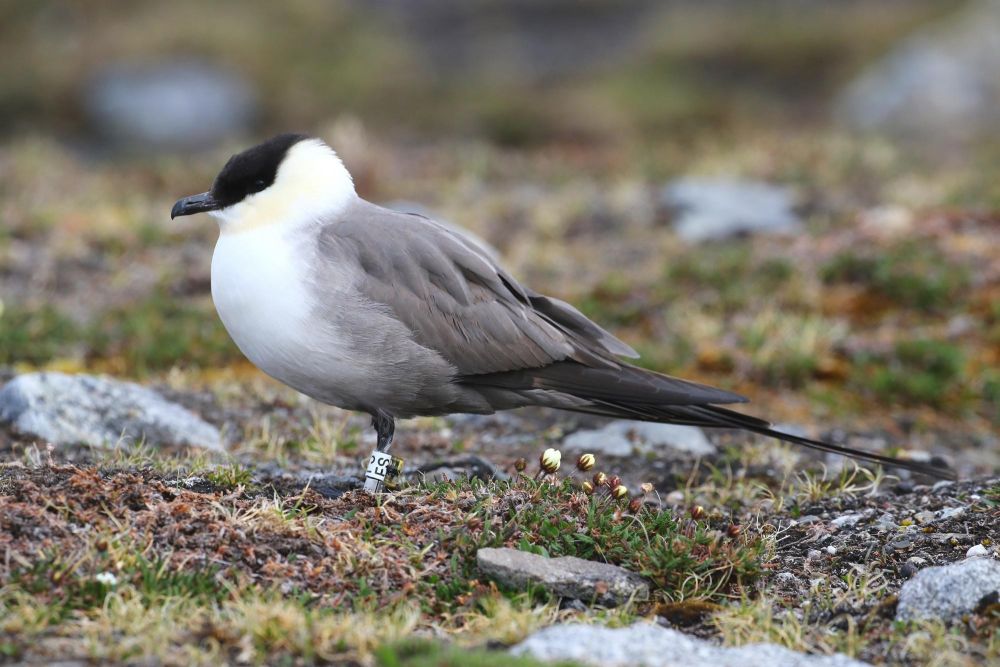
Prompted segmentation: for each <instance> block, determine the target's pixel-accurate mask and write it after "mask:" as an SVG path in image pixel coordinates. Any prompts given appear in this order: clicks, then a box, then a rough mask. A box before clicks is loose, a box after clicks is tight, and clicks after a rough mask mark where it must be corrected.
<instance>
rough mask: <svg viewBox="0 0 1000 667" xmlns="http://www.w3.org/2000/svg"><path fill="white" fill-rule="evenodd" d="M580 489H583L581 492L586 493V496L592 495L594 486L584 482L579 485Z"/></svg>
mask: <svg viewBox="0 0 1000 667" xmlns="http://www.w3.org/2000/svg"><path fill="white" fill-rule="evenodd" d="M580 488H581V489H583V492H584V493H586V494H587V495H588V496H589V495H592V494H593V493H594V485H593V484H591V483H590V482H584V483H583V484H581V485H580Z"/></svg>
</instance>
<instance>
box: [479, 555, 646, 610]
mask: <svg viewBox="0 0 1000 667" xmlns="http://www.w3.org/2000/svg"><path fill="white" fill-rule="evenodd" d="M476 565H477V566H478V568H479V571H480V573H481V574H482V575H483V576H485V577H489V578H491V579H493V580H495V581H497V582H499V583H501V584H503V585H505V586H510V587H511V588H516V589H519V590H524V589H526V588H528V587H530V586H541V587H543V588H545V589H546V590H548V591H550V592H552V593H553V594H555V595H558V596H560V597H564V598H575V599H578V600H583V601H585V602H588V603H589V602H596V603H597V604H600V605H604V606H609V607H611V606H616V605H619V604H622V603H624V602H627V601H629V600H646V599H648V598H649V583H648V582H647V581H646V580H645V579H643V578H642V577H640V576H639V575H637V574H634V573H632V572H629V571H628V570H626V569H624V568H620V567H618V566H616V565H609V564H607V563H598V562H596V561H590V560H584V559H582V558H574V557H573V556H563V557H561V558H546V557H544V556H539V555H538V554H533V553H529V552H527V551H520V550H518V549H508V548H503V549H491V548H487V549H480V550H479V551H477V552H476Z"/></svg>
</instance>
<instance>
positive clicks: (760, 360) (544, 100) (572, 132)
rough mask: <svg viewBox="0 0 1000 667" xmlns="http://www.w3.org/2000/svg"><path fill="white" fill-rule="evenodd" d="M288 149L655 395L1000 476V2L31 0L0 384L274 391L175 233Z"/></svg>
mask: <svg viewBox="0 0 1000 667" xmlns="http://www.w3.org/2000/svg"><path fill="white" fill-rule="evenodd" d="M282 131H306V132H310V133H313V134H316V135H318V136H320V137H322V138H323V139H325V140H326V141H327V142H328V143H330V144H331V145H332V146H333V147H334V148H335V149H336V150H337V151H338V152H339V153H340V154H341V156H342V157H343V158H344V160H345V162H346V163H347V164H348V167H349V168H350V169H351V171H352V173H353V174H354V176H355V180H356V183H357V186H358V189H359V192H360V193H361V194H362V196H364V197H366V198H368V199H371V200H374V201H376V202H379V203H383V204H385V205H389V206H393V207H397V208H402V209H407V210H415V211H420V212H424V213H427V214H429V215H432V216H435V217H438V218H440V219H443V220H446V221H449V222H452V223H454V224H458V225H461V226H463V227H465V228H466V229H468V230H470V231H472V232H473V233H475V234H477V235H479V236H480V237H481V238H482V239H484V240H485V242H486V243H488V244H491V245H492V246H493V247H494V248H495V249H496V250H497V252H498V253H499V254H500V255H501V256H502V257H503V260H504V262H505V263H506V264H507V265H508V266H509V267H510V268H511V269H512V271H513V272H514V273H515V275H517V276H518V277H519V278H520V279H522V280H524V281H525V282H527V283H528V284H530V285H531V286H532V287H534V288H535V289H537V290H539V291H543V292H547V293H550V294H553V295H555V296H559V297H561V298H563V299H566V300H569V301H572V302H574V303H576V304H578V305H579V306H580V307H581V308H582V309H583V310H584V311H585V312H586V313H587V314H588V315H590V316H592V317H594V318H596V319H598V320H599V321H601V322H602V323H604V324H605V325H607V326H609V327H610V328H611V329H613V330H614V331H616V332H617V333H618V334H619V335H620V337H622V338H623V339H624V340H626V341H627V342H629V343H630V344H632V345H633V346H634V347H636V348H637V349H638V350H640V351H641V352H642V354H643V359H642V361H641V363H643V364H645V365H647V366H649V367H651V368H655V369H658V370H661V371H666V372H670V373H673V374H678V375H684V376H688V377H692V378H695V379H700V380H703V381H706V382H710V383H713V384H716V385H720V386H724V387H728V388H732V389H735V390H737V391H739V392H741V393H744V394H746V395H748V396H750V397H751V398H752V399H753V401H754V403H755V404H757V405H755V406H754V407H755V409H756V410H757V412H759V413H761V414H766V415H771V416H773V417H774V418H776V419H778V420H783V421H785V422H787V423H791V424H799V425H805V426H807V427H809V428H812V427H813V426H816V425H819V427H820V428H821V429H832V428H840V429H844V430H847V431H852V432H861V431H863V432H867V433H875V434H880V437H884V438H886V439H888V440H890V441H892V442H903V443H906V444H907V446H910V447H912V448H915V449H923V450H926V451H933V452H943V453H950V454H951V455H952V456H953V457H954V458H960V459H961V460H962V461H963V462H964V463H963V464H962V467H964V468H970V467H971V468H976V469H990V468H995V467H996V466H997V464H998V461H997V450H998V447H997V444H998V443H997V426H998V424H1000V161H998V158H1000V3H996V2H991V1H985V2H971V3H958V2H946V1H943V0H864V1H862V0H841V1H839V2H836V3H830V2H817V1H812V0H784V1H779V0H774V1H763V0H762V1H756V2H750V1H745V0H743V1H737V0H729V1H723V0H715V1H711V0H708V1H698V2H695V1H693V0H688V1H685V0H674V1H672V2H653V1H646V0H632V1H628V2H600V1H596V0H595V1H588V0H583V1H570V0H513V1H509V2H492V1H487V0H476V1H470V0H425V1H423V2H408V1H406V0H366V1H362V0H357V1H353V2H351V1H344V2H307V1H304V0H302V1H290V2H283V3H273V2H263V1H249V0H240V1H238V2H237V1H229V2H225V1H223V2H213V3H205V2H195V1H185V0H176V1H174V2H170V3H163V2H153V1H133V2H129V3H122V2H111V1H101V0H91V1H89V2H86V3H81V2H71V1H68V0H67V1H56V0H37V1H28V0H22V1H18V0H4V1H3V2H0V308H2V311H0V368H2V369H3V370H2V371H0V380H3V379H5V378H9V377H11V376H12V375H13V374H14V373H16V372H20V371H23V370H28V369H33V368H56V369H64V370H87V371H95V372H109V373H113V374H116V375H121V376H126V377H135V378H139V379H143V380H148V381H154V382H156V381H169V382H174V383H177V382H178V380H177V379H176V378H177V377H178V375H177V374H182V375H183V377H184V380H183V382H184V383H185V384H194V385H199V384H201V385H206V386H211V385H212V383H213V382H216V381H217V379H218V378H219V377H226V378H233V377H244V374H245V375H252V374H253V373H254V371H252V369H250V368H249V367H248V366H247V365H246V363H245V362H244V361H243V360H242V356H241V355H240V353H239V351H238V350H237V349H236V348H235V346H234V345H233V344H232V343H231V342H230V341H229V339H228V336H227V335H226V333H225V331H224V330H223V329H222V327H221V324H220V323H219V322H218V320H217V317H216V316H215V313H214V310H213V308H212V304H211V299H210V295H209V267H210V261H211V254H212V248H213V244H214V240H215V236H216V234H217V230H216V228H215V225H214V223H213V222H212V221H211V220H210V219H208V218H207V217H204V216H196V217H195V218H184V219H179V220H176V221H171V220H170V218H169V210H170V206H171V204H172V203H173V201H174V200H176V199H177V198H179V197H181V196H184V195H188V194H192V193H196V192H201V191H204V190H206V189H208V187H209V186H210V184H211V180H212V178H213V177H214V175H215V173H216V172H217V171H218V169H219V168H220V167H221V165H222V164H223V163H224V161H225V159H226V158H227V157H228V156H229V155H230V154H232V153H233V152H236V151H238V150H241V149H242V148H244V147H246V146H248V145H249V144H251V143H256V142H257V141H258V140H261V139H263V138H266V137H267V136H269V135H271V134H273V133H277V132H282ZM164 378H168V379H167V380H164Z"/></svg>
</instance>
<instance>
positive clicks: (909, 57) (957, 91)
mask: <svg viewBox="0 0 1000 667" xmlns="http://www.w3.org/2000/svg"><path fill="white" fill-rule="evenodd" d="M997 71H1000V4H998V3H996V2H994V1H993V0H986V1H984V2H979V3H973V4H971V5H970V6H969V7H968V9H967V10H965V11H963V12H961V13H960V14H958V15H957V16H954V17H948V18H945V19H943V20H942V21H941V22H939V23H937V24H933V25H931V26H929V27H927V28H925V29H923V30H921V31H919V32H917V33H916V34H914V35H912V36H910V37H909V38H907V39H905V40H904V41H903V42H902V43H900V44H899V45H898V46H897V47H896V48H895V49H893V50H891V51H890V52H889V53H888V55H886V56H885V57H884V58H883V59H882V60H881V61H879V62H878V63H876V64H874V65H873V66H872V67H871V68H870V69H869V70H868V71H866V72H863V73H862V74H861V76H859V77H858V78H857V79H856V80H854V81H853V82H851V83H850V84H849V85H848V86H847V88H846V89H845V90H844V91H843V93H842V94H841V96H840V98H839V100H838V101H837V113H838V115H839V116H840V117H841V118H842V119H843V120H844V121H845V122H846V123H847V124H848V125H850V126H852V127H855V128H858V129H862V130H869V131H876V132H880V133H882V134H886V135H889V136H892V137H895V138H897V139H903V140H907V141H911V142H913V143H919V144H921V145H930V146H933V147H938V146H942V145H962V144H966V143H968V142H970V141H973V140H975V139H976V138H977V137H985V138H992V137H994V136H995V134H996V132H997V130H998V129H1000V78H998V77H997V76H996V73H997Z"/></svg>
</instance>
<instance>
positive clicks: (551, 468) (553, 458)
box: [538, 448, 562, 475]
mask: <svg viewBox="0 0 1000 667" xmlns="http://www.w3.org/2000/svg"><path fill="white" fill-rule="evenodd" d="M538 462H539V464H540V465H541V466H542V470H543V471H544V472H546V473H548V474H549V475H551V474H553V473H555V471H557V470H559V464H560V463H561V462H562V453H561V452H560V451H559V450H558V449H552V448H549V449H546V450H545V451H544V452H542V455H541V457H540V458H539V459H538Z"/></svg>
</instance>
